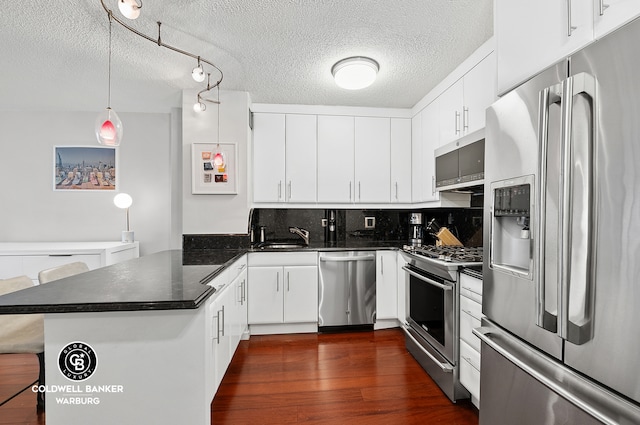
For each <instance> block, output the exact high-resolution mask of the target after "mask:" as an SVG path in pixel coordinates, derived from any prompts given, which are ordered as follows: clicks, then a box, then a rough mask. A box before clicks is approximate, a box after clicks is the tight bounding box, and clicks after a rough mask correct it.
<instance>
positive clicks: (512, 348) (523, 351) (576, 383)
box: [472, 319, 640, 425]
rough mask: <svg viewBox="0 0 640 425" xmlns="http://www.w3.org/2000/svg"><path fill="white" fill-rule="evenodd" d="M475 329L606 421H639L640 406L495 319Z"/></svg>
mask: <svg viewBox="0 0 640 425" xmlns="http://www.w3.org/2000/svg"><path fill="white" fill-rule="evenodd" d="M472 332H473V334H474V335H475V336H477V337H478V338H480V341H481V342H482V343H484V344H486V345H487V346H488V347H489V348H492V349H493V350H495V351H496V352H497V353H498V354H500V355H502V356H503V357H504V358H505V359H507V360H508V361H510V362H511V363H513V364H514V365H516V366H517V367H518V368H520V369H522V370H523V371H524V372H526V373H528V374H529V375H531V376H532V377H533V378H534V379H536V380H537V381H538V382H540V383H541V384H542V385H544V386H546V387H547V388H549V389H550V390H551V391H553V392H555V393H556V394H558V395H559V396H560V397H562V398H564V399H565V400H567V401H568V402H570V403H572V404H573V405H575V406H577V407H578V408H579V409H581V410H583V411H584V412H586V413H587V414H589V415H591V416H593V417H594V418H596V419H598V420H599V421H601V422H602V423H604V424H609V425H619V424H620V423H638V419H640V409H638V407H637V406H635V405H634V404H633V403H631V402H629V401H627V400H625V399H623V398H622V397H620V396H618V395H616V394H614V393H612V392H611V391H609V390H607V389H605V388H603V387H600V386H596V385H594V384H593V383H591V382H590V381H589V380H588V379H587V378H585V377H583V376H582V375H580V374H578V373H576V372H574V371H572V370H570V369H568V368H565V367H562V366H561V365H560V364H559V363H558V362H556V361H555V360H553V359H551V358H549V357H547V356H545V355H544V354H542V353H540V352H539V351H538V350H535V349H533V348H531V347H529V346H528V345H527V344H525V343H524V342H522V341H520V340H518V339H517V338H515V337H513V336H511V335H510V334H508V333H507V332H506V331H504V330H502V329H500V328H498V327H497V326H495V325H494V324H493V323H492V322H490V321H488V320H486V319H483V321H482V327H479V328H475V329H473V331H472ZM482 353H484V347H483V349H482ZM483 367H484V366H483ZM483 370H484V369H483Z"/></svg>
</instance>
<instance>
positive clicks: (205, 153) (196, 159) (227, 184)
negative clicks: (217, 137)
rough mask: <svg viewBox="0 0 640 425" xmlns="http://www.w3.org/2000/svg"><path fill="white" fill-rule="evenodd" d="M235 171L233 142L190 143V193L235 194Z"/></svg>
mask: <svg viewBox="0 0 640 425" xmlns="http://www.w3.org/2000/svg"><path fill="white" fill-rule="evenodd" d="M237 171H238V170H237V161H236V144H235V143H193V144H192V145H191V193H192V194H205V195H207V194H208V195H235V194H237V193H238V188H237V183H238V182H237V180H238V179H237Z"/></svg>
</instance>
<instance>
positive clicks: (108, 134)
mask: <svg viewBox="0 0 640 425" xmlns="http://www.w3.org/2000/svg"><path fill="white" fill-rule="evenodd" d="M111 19H112V15H111V12H109V84H108V93H107V109H105V110H104V111H102V112H101V113H100V114H98V116H97V117H96V124H95V131H96V137H97V139H98V143H100V144H101V145H107V146H119V145H120V141H121V140H122V121H120V117H118V114H116V112H115V111H114V110H113V109H111V24H112V22H111Z"/></svg>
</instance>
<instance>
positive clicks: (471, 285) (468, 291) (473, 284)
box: [460, 273, 482, 303]
mask: <svg viewBox="0 0 640 425" xmlns="http://www.w3.org/2000/svg"><path fill="white" fill-rule="evenodd" d="M460 294H462V295H464V296H465V297H469V298H471V299H472V300H475V301H477V302H479V303H482V280H480V279H477V278H475V277H472V276H469V275H468V274H464V273H460Z"/></svg>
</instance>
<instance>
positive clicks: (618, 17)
mask: <svg viewBox="0 0 640 425" xmlns="http://www.w3.org/2000/svg"><path fill="white" fill-rule="evenodd" d="M593 6H594V10H593V16H594V21H595V28H594V31H595V37H596V38H601V37H602V36H604V35H605V34H607V33H609V32H611V31H613V30H614V29H616V28H618V27H619V26H620V25H623V24H626V23H627V22H629V21H631V20H632V19H634V18H636V17H638V15H640V1H638V0H594V5H593Z"/></svg>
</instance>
